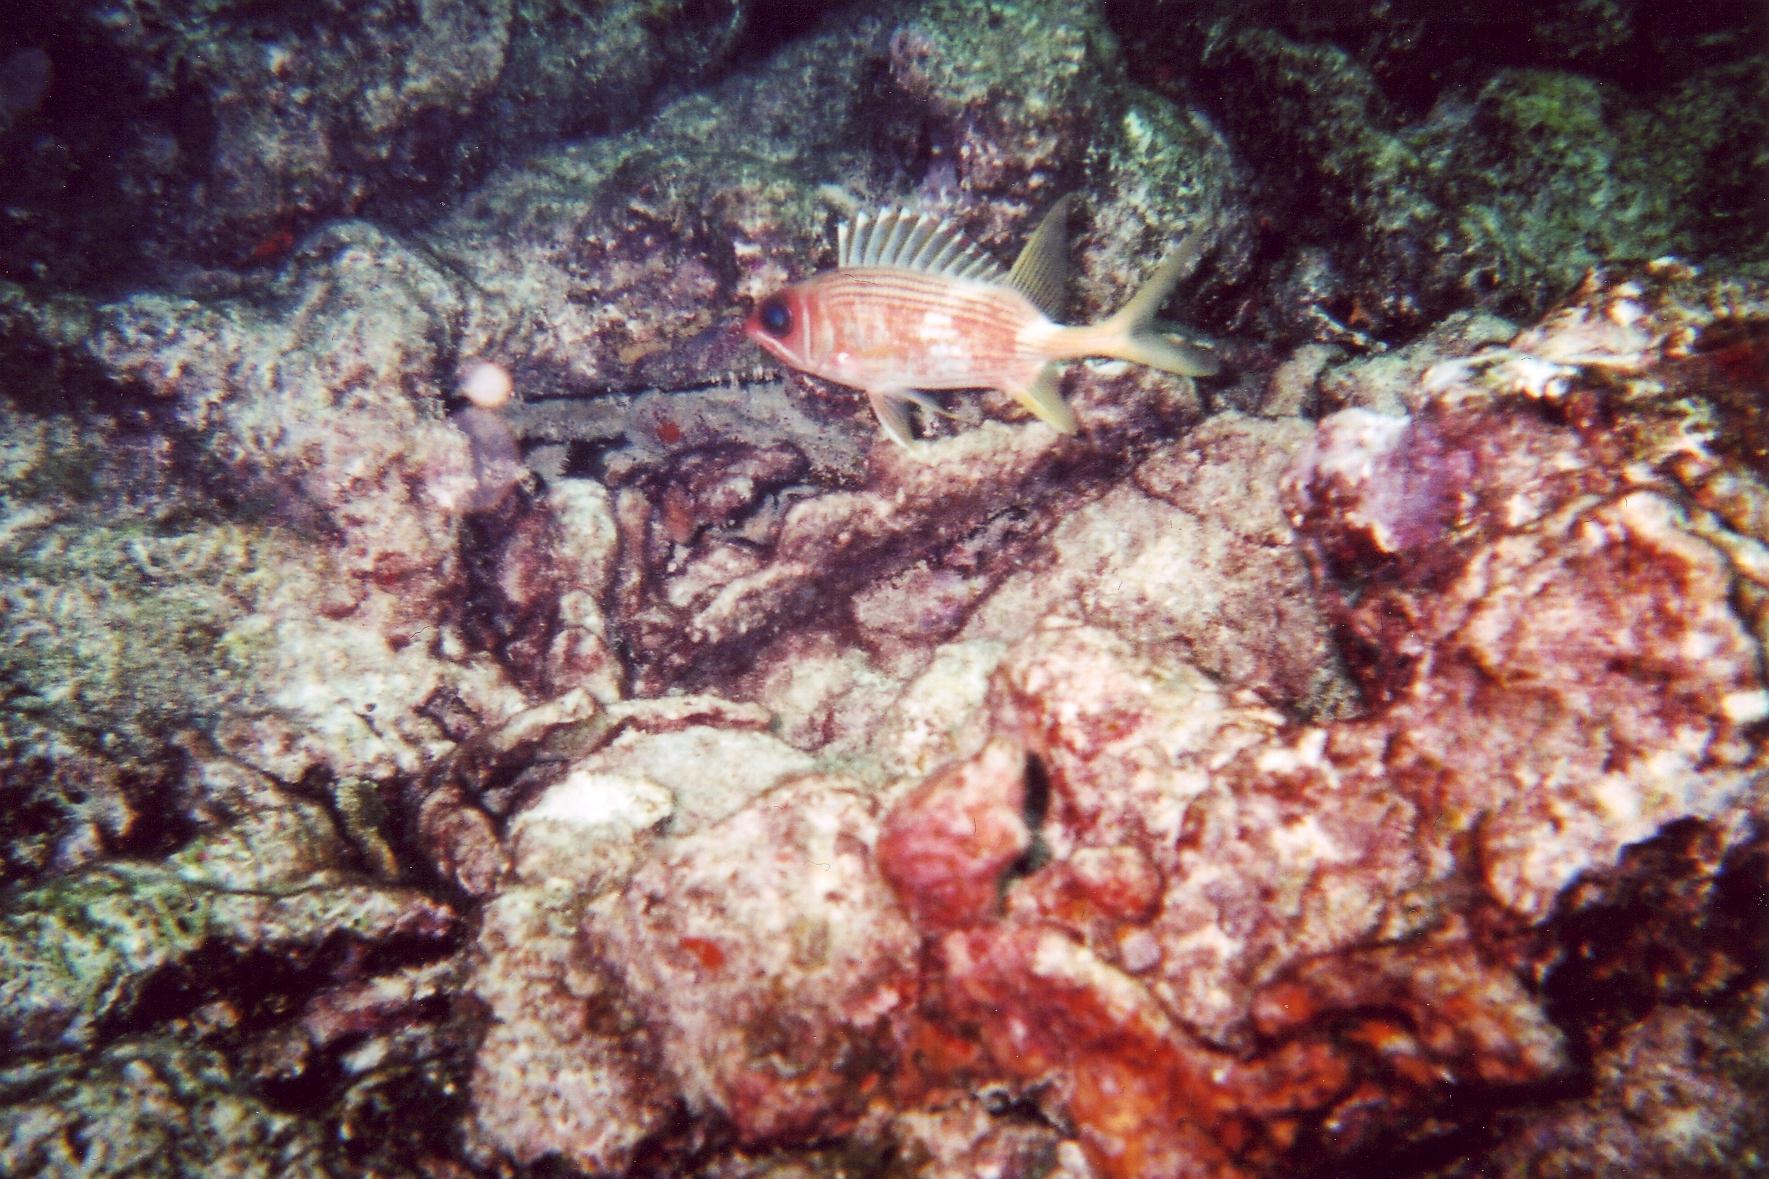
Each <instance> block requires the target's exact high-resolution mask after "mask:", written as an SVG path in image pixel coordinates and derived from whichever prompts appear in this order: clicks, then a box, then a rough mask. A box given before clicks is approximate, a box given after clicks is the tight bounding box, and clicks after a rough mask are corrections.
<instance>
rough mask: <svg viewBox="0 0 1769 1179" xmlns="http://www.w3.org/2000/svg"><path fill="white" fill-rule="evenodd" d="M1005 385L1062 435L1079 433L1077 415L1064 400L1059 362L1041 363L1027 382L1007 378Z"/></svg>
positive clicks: (1004, 389)
mask: <svg viewBox="0 0 1769 1179" xmlns="http://www.w3.org/2000/svg"><path fill="white" fill-rule="evenodd" d="M1001 388H1002V389H1003V391H1005V392H1007V393H1009V394H1012V396H1013V398H1014V400H1015V401H1018V402H1019V403H1020V404H1021V405H1023V406H1025V407H1026V408H1027V409H1028V410H1030V411H1031V412H1032V414H1033V415H1034V416H1036V417H1037V418H1038V419H1039V420H1040V421H1042V422H1046V423H1048V424H1049V425H1050V427H1051V428H1052V429H1054V430H1056V431H1057V432H1058V433H1059V434H1073V433H1074V432H1075V414H1074V412H1073V411H1072V410H1070V409H1069V405H1068V403H1067V402H1065V401H1064V400H1063V394H1062V390H1061V388H1060V387H1059V383H1058V381H1057V367H1056V365H1054V364H1041V365H1039V366H1038V367H1037V368H1036V369H1033V370H1031V371H1030V372H1029V373H1027V374H1026V378H1025V379H1024V380H1023V381H1015V380H1006V381H1003V382H1002V384H1001Z"/></svg>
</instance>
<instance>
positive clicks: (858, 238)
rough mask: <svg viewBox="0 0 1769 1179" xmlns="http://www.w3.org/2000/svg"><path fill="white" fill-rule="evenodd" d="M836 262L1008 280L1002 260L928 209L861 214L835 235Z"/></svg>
mask: <svg viewBox="0 0 1769 1179" xmlns="http://www.w3.org/2000/svg"><path fill="white" fill-rule="evenodd" d="M835 261H836V265H837V266H895V267H901V268H903V269H905V270H919V271H922V272H923V273H925V274H943V275H946V276H947V277H949V278H970V279H978V280H980V281H982V282H1006V281H1007V272H1006V271H1005V270H1003V269H1002V268H1001V263H999V262H997V261H996V260H995V259H993V258H991V257H989V255H987V254H985V253H983V252H982V251H981V250H979V249H977V248H976V247H975V246H973V245H971V244H970V242H968V241H966V240H965V238H964V235H963V234H961V233H959V231H958V230H956V229H954V228H953V227H952V226H951V225H950V224H948V223H947V222H946V221H944V220H943V219H941V218H939V217H936V216H934V215H933V214H932V213H915V212H911V211H910V210H908V209H885V210H884V211H883V212H880V213H862V214H860V215H859V216H858V217H855V218H854V219H853V220H852V221H851V222H848V223H847V224H845V225H842V226H841V227H840V228H839V229H837V230H836V234H835Z"/></svg>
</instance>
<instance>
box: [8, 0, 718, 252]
mask: <svg viewBox="0 0 1769 1179" xmlns="http://www.w3.org/2000/svg"><path fill="white" fill-rule="evenodd" d="M742 9H743V6H742V5H740V4H738V3H736V2H735V0H732V2H731V3H714V4H706V5H689V4H682V3H672V2H669V0H665V2H663V3H655V2H646V3H620V4H601V5H596V6H594V7H593V8H584V7H581V6H578V5H573V4H567V3H560V2H558V0H514V2H512V0H437V2H433V3H426V4H424V5H423V6H421V7H408V6H403V5H399V4H392V3H371V4H366V5H365V4H342V3H329V4H325V5H322V6H320V7H319V8H317V9H314V8H309V7H301V8H288V9H285V8H280V7H278V6H276V5H257V6H250V7H247V6H241V5H235V4H226V3H210V4H167V3H157V2H154V0H142V2H138V3H129V4H116V5H89V6H79V5H72V6H63V7H58V8H54V9H43V10H41V11H35V12H32V13H31V14H29V15H28V16H24V17H23V18H22V19H21V20H19V21H17V22H14V25H13V26H12V27H11V28H9V29H8V38H9V42H10V43H13V44H22V45H27V46H30V47H32V48H33V49H35V50H36V51H37V52H39V53H42V54H43V55H44V60H45V61H46V63H47V64H46V66H45V72H46V73H47V74H48V76H49V82H48V83H47V85H46V86H45V93H44V94H43V95H42V97H41V98H40V99H39V100H38V102H37V103H36V104H34V105H33V106H32V108H31V109H29V110H28V111H27V112H23V113H22V117H18V118H15V119H13V120H11V126H10V127H0V135H5V134H7V133H8V132H10V134H11V136H12V138H11V139H10V141H9V146H12V147H14V148H15V149H16V150H18V151H19V153H20V155H21V156H22V157H23V159H24V160H25V161H26V163H25V166H23V167H21V168H19V169H18V170H17V171H15V172H13V173H12V174H11V175H10V177H9V178H8V180H7V181H6V182H5V187H6V192H7V195H8V200H9V202H13V201H23V202H31V203H39V202H40V203H42V204H43V205H46V206H49V208H47V209H45V212H46V213H47V214H48V215H47V216H33V215H32V214H31V213H30V212H27V211H26V210H25V209H21V208H19V207H18V206H17V205H14V206H13V209H12V210H10V211H9V213H8V218H9V223H10V224H9V231H8V233H7V234H6V235H5V237H6V239H7V245H6V247H5V249H4V250H0V274H3V275H4V276H5V277H6V278H9V279H14V280H48V281H51V282H53V283H54V284H55V285H57V286H73V285H77V286H98V285H103V286H108V285H110V283H112V282H114V281H115V277H114V274H113V275H106V274H105V273H104V271H103V270H102V269H101V266H103V265H104V264H105V262H104V261H101V258H100V257H95V256H93V255H98V254H100V253H101V252H102V253H115V252H118V251H122V252H124V253H125V256H126V257H127V256H128V255H130V254H133V255H134V257H133V258H129V262H130V263H131V264H132V266H131V268H133V267H134V266H138V265H141V264H142V263H159V264H162V265H163V264H165V263H167V262H169V261H171V262H186V263H188V262H200V263H202V264H206V265H212V266H218V267H229V266H242V265H243V266H246V267H251V266H255V265H263V264H265V263H270V262H275V261H278V260H280V259H281V258H282V257H283V255H285V254H287V253H288V251H289V250H290V248H291V247H292V246H293V244H294V242H295V239H296V237H297V235H298V234H300V233H302V232H304V231H305V230H306V229H308V228H310V227H311V226H312V225H313V223H314V222H315V220H316V219H317V218H321V217H325V216H337V215H339V214H350V213H355V212H359V211H363V210H364V209H365V208H367V209H372V210H374V211H376V212H378V213H380V214H382V215H386V216H390V217H393V218H395V219H401V218H403V217H405V216H409V215H410V202H413V201H415V200H417V199H420V198H428V199H434V197H435V196H436V195H437V194H439V193H443V194H446V193H450V192H453V191H458V190H459V188H460V187H461V186H462V185H463V184H464V183H466V182H469V181H473V180H477V179H479V178H482V177H483V176H484V175H485V174H486V173H487V172H488V171H489V170H490V169H491V167H492V166H493V165H495V164H497V163H500V162H503V161H505V160H507V159H508V158H510V156H511V155H512V154H513V153H514V151H515V150H517V149H520V148H521V147H523V146H525V145H531V144H534V143H536V142H542V141H545V140H548V139H550V138H552V137H554V136H557V135H560V134H573V133H582V132H585V131H598V132H600V131H604V130H606V129H607V128H609V127H611V126H616V125H620V124H625V123H629V122H631V121H632V120H633V119H634V118H635V117H636V116H637V115H638V114H640V113H641V112H642V111H643V110H644V109H645V108H646V106H647V105H648V104H649V103H650V102H651V101H653V99H654V96H655V95H656V94H657V93H658V92H659V91H662V90H666V89H668V88H670V87H671V86H674V85H680V84H681V83H683V82H685V81H688V80H690V79H692V78H693V77H695V76H696V75H697V74H698V73H700V72H702V71H704V70H706V69H707V68H709V67H711V66H715V65H717V64H718V63H719V61H720V60H721V59H722V58H723V56H724V55H725V54H727V53H728V52H730V50H731V49H732V48H733V46H734V44H735V42H736V40H737V37H738V34H739V32H740V30H741V27H742V23H743V11H742ZM75 177H78V178H79V179H78V180H75V179H74V178H75ZM63 189H72V190H73V192H74V193H75V194H76V195H75V197H74V200H73V201H72V202H71V204H62V205H61V207H59V208H56V207H54V205H55V202H54V201H53V200H51V199H46V198H50V195H51V194H53V193H56V192H57V191H58V190H63ZM144 217H145V218H147V222H146V223H145V224H144V223H143V220H142V219H143V218H144ZM69 238H72V239H73V244H74V245H75V249H74V250H72V251H69V250H68V249H67V246H68V244H69V242H68V239H69ZM109 266H110V267H111V268H112V269H113V271H114V268H115V266H116V262H115V261H114V260H109Z"/></svg>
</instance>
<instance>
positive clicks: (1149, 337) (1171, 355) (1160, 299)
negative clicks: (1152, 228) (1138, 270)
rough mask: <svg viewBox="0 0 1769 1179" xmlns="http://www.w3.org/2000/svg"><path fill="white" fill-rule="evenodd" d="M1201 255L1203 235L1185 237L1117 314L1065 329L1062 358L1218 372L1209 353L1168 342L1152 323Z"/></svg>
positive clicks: (1188, 373)
mask: <svg viewBox="0 0 1769 1179" xmlns="http://www.w3.org/2000/svg"><path fill="white" fill-rule="evenodd" d="M1203 252H1204V239H1203V235H1202V234H1199V233H1196V232H1193V233H1190V234H1188V235H1186V238H1185V240H1183V241H1181V242H1180V243H1179V245H1177V246H1175V247H1174V248H1173V250H1172V251H1171V252H1169V253H1168V255H1167V256H1166V257H1165V258H1163V259H1162V260H1161V264H1160V265H1159V266H1157V267H1155V270H1154V273H1152V274H1150V275H1149V277H1148V278H1147V279H1146V280H1144V282H1143V284H1142V286H1141V287H1140V288H1139V289H1138V290H1137V292H1136V294H1134V295H1132V296H1131V297H1130V302H1128V303H1126V304H1124V306H1123V307H1121V308H1119V310H1118V311H1117V313H1116V314H1114V315H1112V316H1110V317H1109V318H1107V319H1104V320H1102V321H1100V322H1099V323H1096V324H1091V325H1089V326H1087V327H1082V328H1069V329H1064V331H1066V332H1068V333H1071V338H1070V340H1069V341H1068V344H1069V347H1067V348H1065V349H1064V351H1065V354H1066V355H1068V356H1070V357H1081V356H1108V357H1111V358H1113V359H1115V360H1128V361H1130V362H1131V363H1132V364H1145V365H1147V366H1149V367H1150V368H1158V369H1160V370H1161V371H1162V372H1164V373H1175V374H1177V375H1179V376H1182V377H1207V376H1209V375H1210V374H1211V373H1214V372H1216V371H1217V370H1218V369H1220V368H1221V367H1222V363H1221V362H1220V361H1219V360H1218V359H1217V358H1216V356H1215V355H1214V354H1213V353H1211V352H1210V351H1208V350H1206V349H1204V348H1201V347H1199V346H1197V345H1196V344H1188V343H1183V342H1180V341H1177V340H1174V339H1171V338H1169V337H1168V336H1167V335H1166V334H1165V333H1163V331H1162V329H1161V324H1160V323H1159V321H1157V320H1156V319H1155V312H1157V311H1159V310H1160V309H1161V304H1162V303H1165V302H1166V301H1167V296H1168V295H1171V294H1172V293H1173V288H1174V287H1175V286H1177V285H1178V284H1179V280H1180V279H1182V278H1184V277H1185V276H1186V275H1188V274H1190V273H1191V272H1192V270H1193V269H1194V268H1196V266H1197V264H1198V258H1199V256H1200V255H1201V254H1202V253H1203Z"/></svg>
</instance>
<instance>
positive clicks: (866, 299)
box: [743, 196, 1217, 446]
mask: <svg viewBox="0 0 1769 1179" xmlns="http://www.w3.org/2000/svg"><path fill="white" fill-rule="evenodd" d="M1073 199H1074V198H1073V197H1072V196H1069V197H1064V198H1063V199H1062V200H1060V201H1058V202H1057V203H1056V205H1055V206H1054V207H1053V208H1052V209H1051V210H1050V212H1048V213H1046V214H1045V216H1044V220H1043V221H1042V222H1040V223H1039V225H1038V228H1037V230H1036V231H1034V232H1033V234H1032V236H1031V238H1030V239H1029V240H1028V241H1027V242H1026V246H1025V248H1024V249H1023V250H1021V251H1020V256H1019V260H1018V261H1016V262H1015V263H1014V265H1013V269H1012V270H1003V269H1002V268H1001V265H1000V264H999V263H997V262H996V261H995V260H994V259H993V258H990V257H989V256H988V255H986V254H984V253H982V252H981V251H980V250H978V249H977V248H976V247H975V246H973V245H971V244H970V243H969V242H967V241H966V240H965V239H964V238H963V237H962V236H961V235H960V234H959V233H958V232H957V231H956V230H954V229H953V228H952V227H951V226H950V225H948V224H947V223H946V222H944V221H942V220H941V219H939V218H938V217H935V216H933V215H932V214H927V213H912V212H909V211H907V210H903V209H887V210H885V211H884V212H882V213H879V214H877V215H875V216H866V215H862V216H860V217H857V218H855V219H854V220H853V221H852V222H851V223H849V224H846V225H843V226H842V227H841V229H840V230H839V231H838V233H837V237H836V241H837V245H836V268H835V269H834V270H828V271H824V272H823V273H821V274H817V275H814V276H812V277H811V278H808V279H806V280H804V281H803V282H797V283H793V284H792V285H790V286H787V287H785V288H783V289H782V290H780V291H777V292H776V293H774V294H772V295H770V296H768V297H767V298H766V299H763V300H762V301H761V303H759V304H757V306H756V309H755V310H754V311H753V312H752V313H751V314H750V316H749V319H748V320H747V321H746V322H745V323H744V325H743V330H744V331H745V332H746V333H747V334H748V335H749V337H750V338H751V339H753V340H755V341H756V343H758V344H760V345H761V346H762V347H763V348H765V349H767V350H768V351H769V352H770V353H772V354H773V355H774V356H776V357H778V358H779V359H780V360H782V361H785V362H786V363H787V364H789V365H791V366H792V367H793V368H796V369H799V370H801V371H803V372H807V373H810V374H811V375H812V376H817V377H822V378H824V379H825V380H830V381H834V382H836V383H837V384H840V385H847V386H849V387H851V388H855V389H860V390H863V391H864V392H865V393H866V396H867V398H868V400H870V401H871V403H872V409H873V412H874V413H876V414H877V415H878V421H879V424H880V425H881V426H883V427H884V432H885V433H886V434H887V435H889V437H890V438H891V439H892V440H893V441H895V442H898V443H901V444H902V445H904V446H908V445H910V443H911V441H912V439H913V434H912V432H911V423H910V414H909V407H910V406H911V405H921V406H923V407H924V408H927V409H937V406H936V405H935V403H934V402H933V401H932V399H931V398H929V397H927V396H926V395H925V394H924V393H923V392H922V390H928V389H1000V390H1003V391H1005V392H1007V393H1010V394H1012V395H1013V396H1014V397H1015V398H1016V399H1018V400H1019V402H1020V404H1021V405H1024V406H1025V407H1026V408H1027V409H1028V410H1030V411H1031V412H1032V413H1033V414H1035V415H1037V416H1038V417H1039V418H1042V419H1043V420H1044V421H1046V422H1048V423H1050V425H1051V426H1053V427H1055V428H1056V429H1058V430H1060V431H1062V432H1063V433H1065V434H1073V433H1074V432H1075V416H1074V414H1072V413H1070V412H1069V407H1068V406H1067V405H1066V404H1064V402H1063V399H1062V395H1061V393H1060V392H1059V391H1058V388H1057V365H1058V364H1059V363H1060V362H1062V361H1065V360H1079V359H1081V358H1083V357H1089V356H1098V357H1107V358H1112V359H1117V360H1128V361H1132V362H1134V363H1136V364H1146V365H1149V366H1151V367H1153V368H1158V369H1161V370H1162V371H1163V372H1170V373H1178V374H1180V375H1182V376H1205V375H1208V374H1210V373H1213V372H1215V371H1216V369H1217V363H1216V359H1215V357H1213V356H1212V355H1211V354H1210V353H1208V352H1206V351H1204V350H1203V349H1201V348H1197V347H1193V346H1190V345H1186V344H1180V343H1176V342H1174V341H1172V340H1169V339H1168V338H1166V337H1165V336H1163V335H1161V334H1160V333H1159V331H1157V329H1156V326H1155V312H1156V310H1157V309H1158V308H1159V307H1160V305H1161V302H1162V301H1163V300H1164V299H1166V297H1167V296H1168V294H1169V293H1170V292H1171V291H1172V290H1173V287H1174V284H1175V283H1177V282H1178V281H1179V279H1180V278H1181V277H1182V276H1183V275H1184V274H1185V273H1187V272H1188V271H1189V270H1190V269H1191V268H1192V266H1193V264H1194V263H1195V262H1196V261H1197V256H1198V253H1199V249H1200V244H1201V243H1200V240H1199V238H1198V236H1197V235H1196V234H1193V235H1191V236H1190V237H1188V238H1187V239H1186V240H1185V241H1183V242H1182V243H1180V245H1179V246H1178V247H1176V248H1175V249H1174V250H1173V251H1172V252H1171V253H1169V254H1168V255H1167V257H1166V258H1165V259H1164V260H1163V261H1162V262H1161V264H1160V265H1159V266H1158V267H1156V268H1155V271H1154V273H1153V274H1151V275H1150V276H1149V278H1148V280H1147V281H1146V282H1145V283H1144V284H1143V286H1142V288H1141V289H1140V290H1139V291H1137V292H1136V294H1135V295H1133V296H1132V297H1131V299H1130V302H1128V303H1126V304H1125V305H1124V307H1123V308H1122V309H1121V310H1119V311H1118V313H1117V314H1115V315H1112V316H1109V317H1108V318H1106V319H1103V320H1101V321H1100V322H1098V323H1093V324H1086V325H1082V326H1075V327H1066V326H1064V325H1062V324H1060V323H1057V322H1056V317H1057V316H1058V315H1059V314H1060V313H1061V309H1062V304H1063V294H1064V288H1065V286H1066V285H1067V282H1068V277H1069V263H1068V242H1067V234H1066V232H1065V229H1064V222H1065V221H1066V220H1067V218H1068V212H1069V208H1070V206H1071V203H1072V202H1073Z"/></svg>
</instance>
